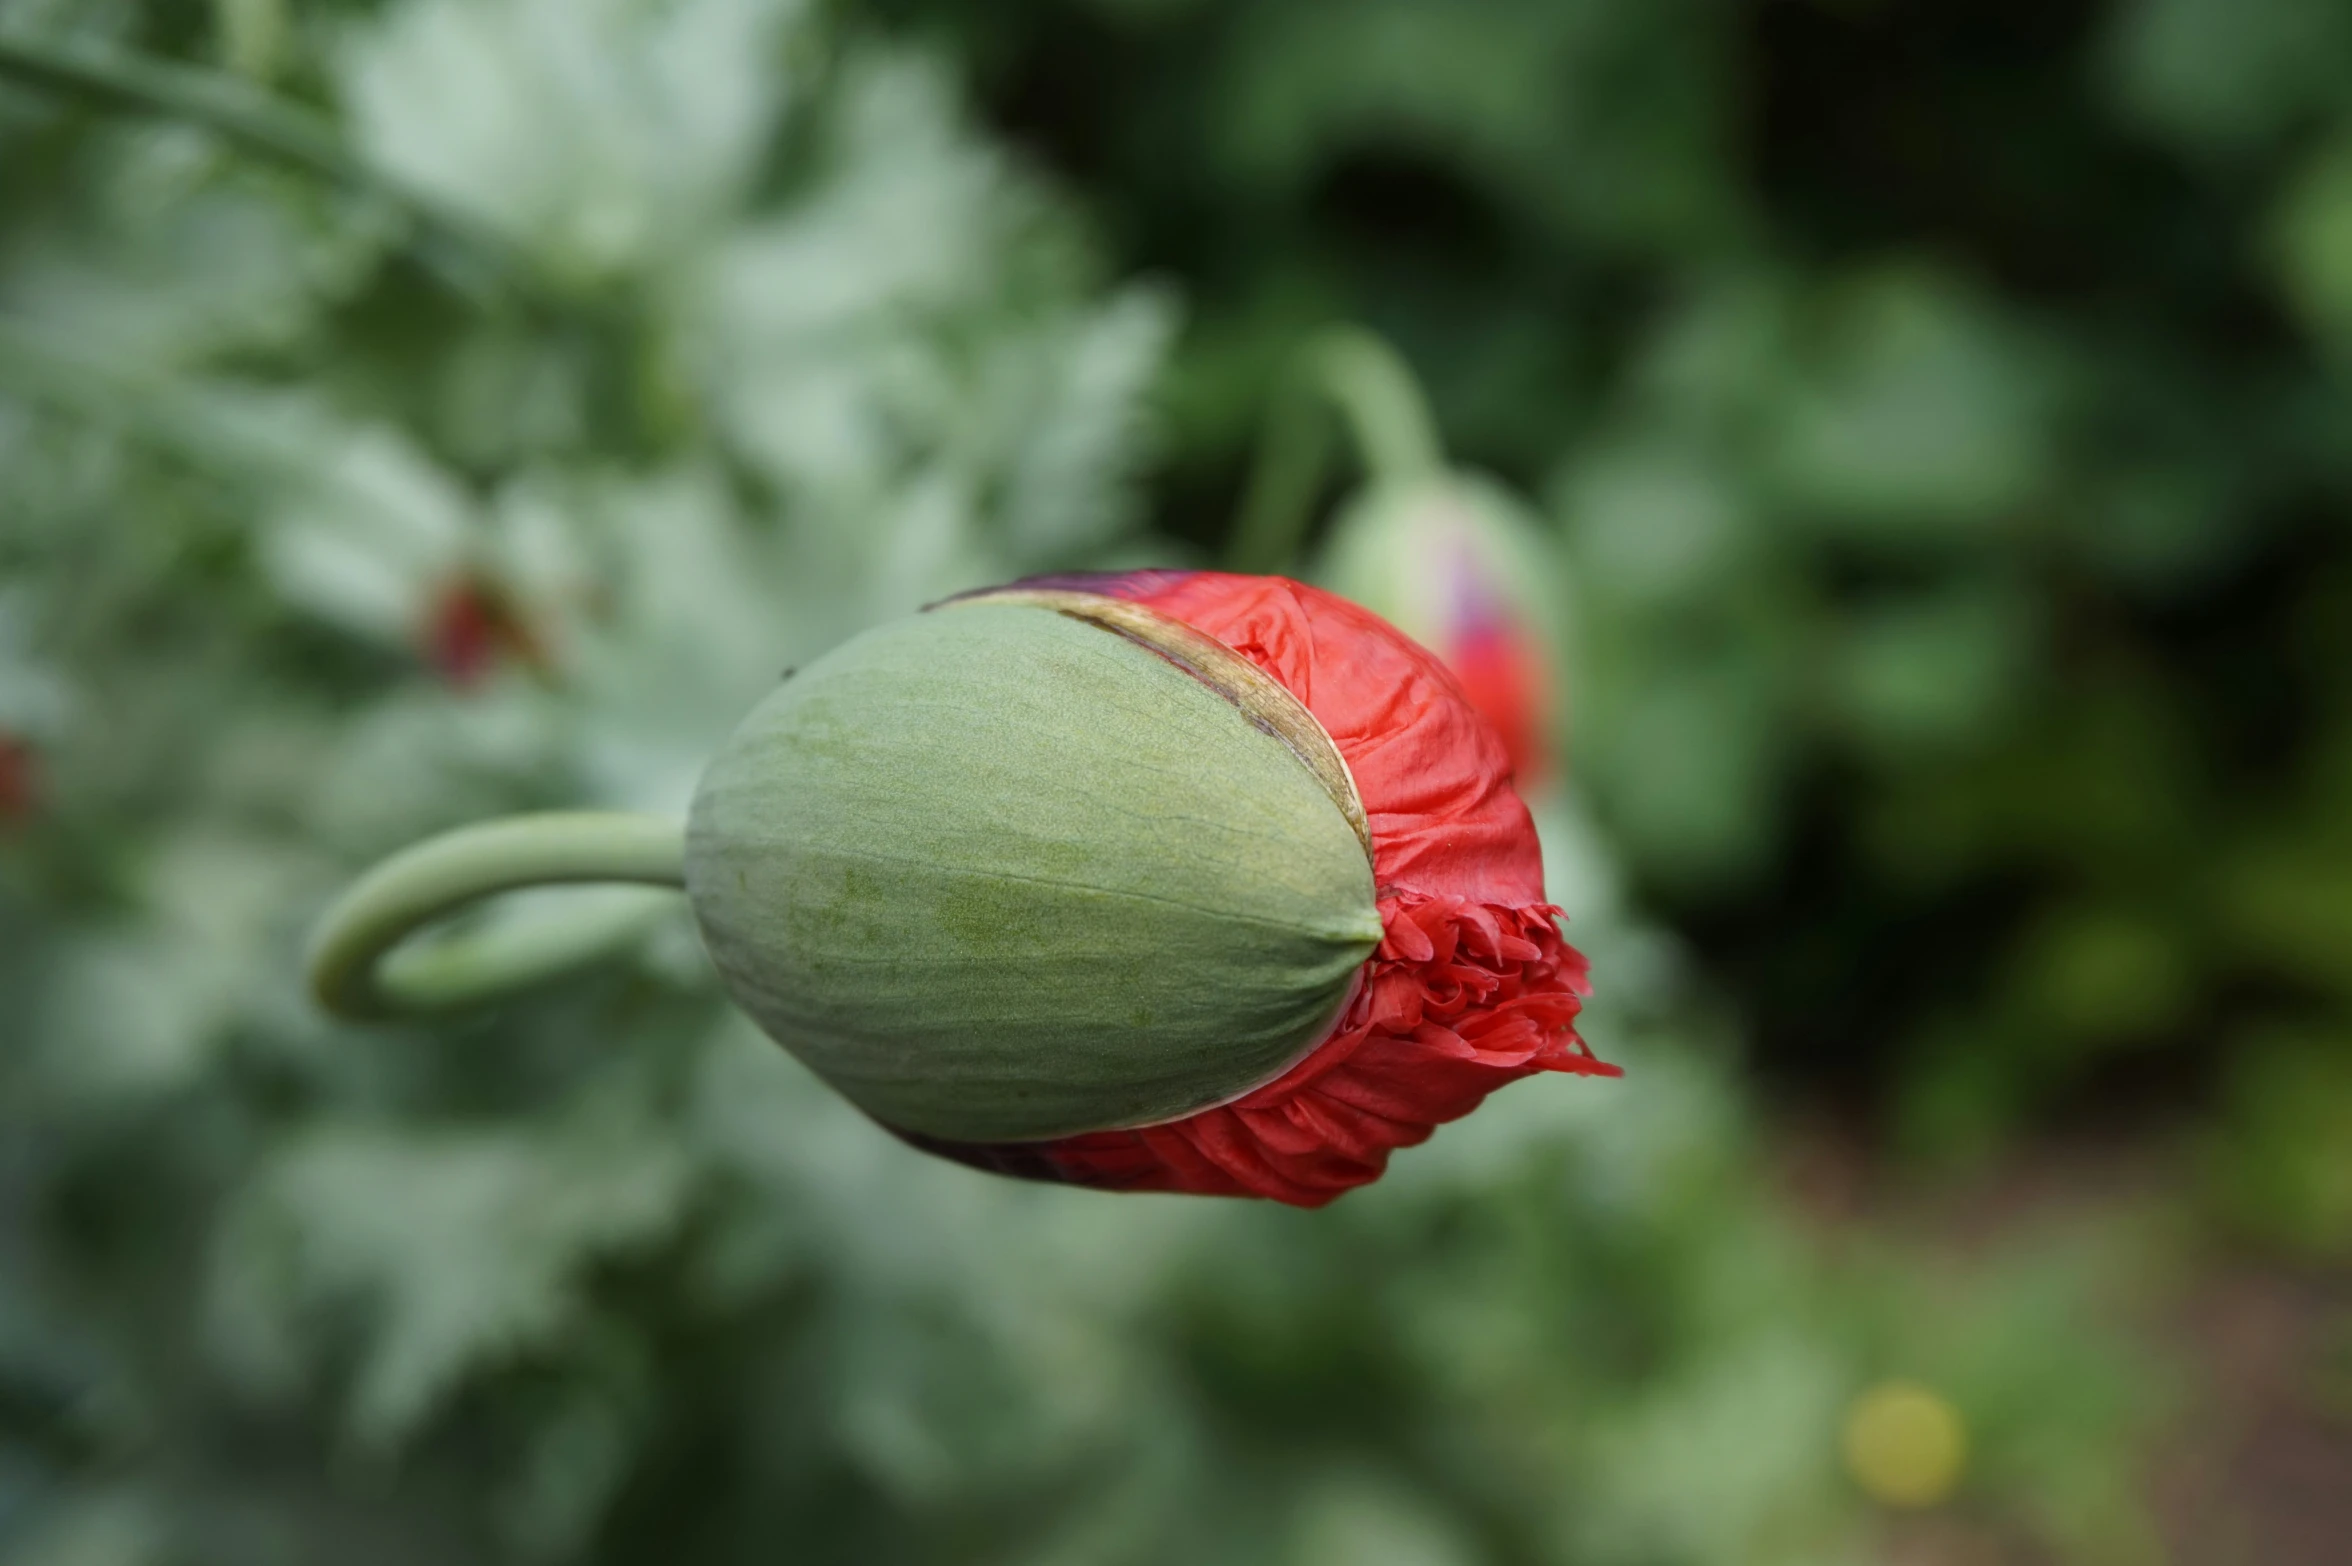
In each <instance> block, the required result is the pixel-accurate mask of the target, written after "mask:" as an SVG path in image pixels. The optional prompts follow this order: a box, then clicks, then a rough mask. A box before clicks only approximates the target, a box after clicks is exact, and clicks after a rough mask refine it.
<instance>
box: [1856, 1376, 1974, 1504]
mask: <svg viewBox="0 0 2352 1566" xmlns="http://www.w3.org/2000/svg"><path fill="white" fill-rule="evenodd" d="M1844 1444H1845V1452H1846V1471H1847V1472H1848V1473H1851V1474H1852V1475H1853V1476H1854V1482H1855V1483H1856V1484H1859V1485H1860V1486H1861V1487H1862V1488H1863V1489H1864V1490H1867V1491H1868V1492H1870V1495H1871V1496H1872V1498H1873V1499H1875V1500H1878V1501H1882V1502H1884V1503H1885V1504H1886V1505H1888V1506H1933V1505H1935V1504H1936V1503H1937V1502H1938V1501H1941V1500H1943V1499H1944V1498H1945V1497H1946V1496H1948V1495H1950V1494H1951V1493H1952V1491H1953V1489H1954V1487H1955V1486H1957V1485H1958V1484H1959V1483H1960V1473H1961V1470H1962V1469H1964V1468H1965V1467H1967V1465H1968V1427H1967V1426H1966V1425H1965V1424H1963V1423H1962V1422H1961V1419H1960V1411H1959V1410H1958V1409H1956V1408H1954V1407H1953V1406H1952V1405H1951V1404H1950V1403H1948V1402H1946V1401H1945V1400H1944V1399H1943V1398H1941V1397H1939V1396H1937V1395H1936V1394H1935V1393H1934V1392H1931V1391H1929V1390H1928V1389H1927V1388H1926V1387H1923V1386H1921V1385H1919V1384H1918V1383H1917V1382H1915V1381H1881V1382H1880V1383H1878V1385H1876V1386H1874V1387H1872V1388H1870V1390H1868V1391H1867V1392H1864V1393H1863V1394H1862V1395H1861V1396H1860V1397H1858V1398H1856V1399H1854V1403H1853V1406H1852V1407H1851V1408H1849V1409H1847V1410H1846V1429H1845V1443H1844Z"/></svg>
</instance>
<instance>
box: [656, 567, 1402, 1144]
mask: <svg viewBox="0 0 2352 1566" xmlns="http://www.w3.org/2000/svg"><path fill="white" fill-rule="evenodd" d="M1063 598H1068V599H1071V600H1079V599H1087V600H1089V602H1088V603H1078V602H1064V601H1059V600H1060V599H1063ZM1089 603H1090V604H1091V606H1092V607H1091V608H1090V607H1089ZM1122 616H1124V617H1126V618H1125V620H1124V621H1123V620H1122ZM1138 616H1141V617H1142V618H1143V619H1145V620H1148V619H1149V613H1148V611H1140V610H1136V609H1134V608H1133V607H1132V606H1125V605H1114V604H1112V601H1110V600H1103V599H1090V597H1089V595H1046V596H1045V597H1044V598H1042V599H1040V597H1039V596H1038V595H1027V596H1026V597H1024V595H1020V594H1014V595H1009V596H1007V597H1005V598H1002V599H999V600H991V599H988V598H981V599H978V600H972V601H967V602H963V603H958V604H954V605H951V606H947V607H943V608H942V609H940V610H937V611H934V612H932V613H928V614H923V615H918V616H914V617H912V618H910V619H907V620H902V621H898V622H896V623H893V624H890V625H886V626H883V627H880V628H879V629H877V630H874V631H870V632H868V633H866V634H865V635H863V636H861V637H858V638H857V639H855V640H853V641H851V642H849V643H847V644H845V645H843V646H842V647H840V648H837V649H836V650H835V651H833V652H832V653H829V654H828V655H826V656H825V657H824V658H823V659H821V660H819V661H818V662H816V663H814V664H812V665H810V666H809V667H808V668H806V669H804V670H802V671H801V672H800V673H799V674H798V675H797V676H795V677H794V678H793V679H791V680H790V681H788V682H787V683H786V684H785V685H783V686H782V687H781V688H779V689H778V690H777V691H776V692H775V693H774V694H773V695H771V696H770V697H769V698H768V700H767V701H766V702H764V703H763V704H762V705H761V706H760V707H758V708H757V709H755V710H754V711H753V713H752V714H751V716H750V717H749V718H748V719H747V720H746V721H745V722H744V724H743V725H742V727H741V728H740V729H738V730H737V731H736V733H735V735H734V737H733V738H732V739H731V740H730V741H729V742H728V744H727V746H726V748H725V749H724V750H723V751H722V752H721V754H720V755H719V757H718V758H717V760H716V761H714V762H713V763H712V765H711V767H710V769H709V770H708V772H707V773H706V774H705V775H704V778H703V782H702V787H701V789H700V791H699V793H698V795H697V797H696V799H695V803H694V809H693V813H692V817H691V819H690V821H689V823H688V830H687V846H686V884H687V888H688V891H689V893H690V895H691V898H692V901H693V905H694V912H695V916H696V918H697V920H698V921H699V922H700V924H701V927H702V932H703V938H704V941H705V943H706V944H707V946H708V947H709V949H710V952H711V955H712V957H713V958H714V960H715V961H716V962H717V964H718V968H719V971H720V974H721V975H722V977H723V978H724V979H725V981H726V984H727V986H728V989H729V990H730V991H731V992H732V993H733V995H734V996H735V998H736V1000H737V1001H738V1003H739V1004H741V1005H742V1006H743V1007H744V1008H745V1009H746V1010H747V1011H749V1012H750V1013H751V1014H752V1016H753V1017H754V1018H755V1019H756V1020H757V1021H758V1022H759V1023H760V1025H761V1026H762V1027H763V1028H765V1029H766V1030H767V1031H768V1033H769V1034H770V1035H772V1036H773V1037H775V1038H776V1039H777V1040H778V1041H779V1042H780V1043H782V1044H783V1045H784V1046H785V1047H786V1048H788V1049H790V1050H791V1051H792V1052H793V1053H794V1054H795V1055H797V1056H798V1057H800V1059H801V1060H803V1061H804V1062H806V1063H807V1064H808V1065H809V1066H810V1067H811V1068H812V1069H814V1070H815V1071H816V1072H817V1073H818V1074H819V1075H821V1076H823V1077H824V1078H826V1079H827V1080H828V1081H829V1082H831V1083H832V1084H833V1085H834V1086H835V1087H836V1088H838V1089H839V1090H840V1091H841V1092H842V1093H844V1094H845V1095H847V1096H848V1097H849V1098H850V1099H851V1100H853V1101H854V1102H856V1103H857V1104H858V1105H859V1106H860V1107H862V1108H863V1109H865V1110H866V1111H867V1112H868V1113H869V1114H871V1115H873V1116H874V1117H875V1118H876V1119H878V1120H881V1121H883V1122H884V1123H885V1124H888V1125H891V1126H894V1127H897V1128H899V1129H902V1130H906V1131H911V1132H918V1133H922V1134H925V1135H930V1136H936V1137H943V1138H948V1139H952V1140H958V1141H978V1142H998V1141H1023V1140H1038V1139H1045V1138H1052V1137H1058V1136H1065V1135H1071V1134H1074V1133H1078V1132H1084V1131H1092V1130H1103V1129H1109V1128H1113V1127H1122V1126H1137V1125H1148V1124H1152V1123H1154V1122H1158V1121H1163V1120H1169V1119H1174V1118H1177V1117H1179V1116H1182V1115H1185V1114H1189V1113H1192V1112H1194V1111H1196V1110H1200V1109H1204V1108H1207V1107H1209V1106H1211V1105H1214V1104H1218V1103H1222V1102H1225V1101H1227V1100H1230V1099H1232V1098H1235V1097H1238V1096H1240V1095H1241V1094H1243V1093H1246V1092H1248V1091H1250V1090H1251V1089H1252V1088H1255V1087H1257V1086H1259V1085H1261V1084H1263V1083H1265V1082H1267V1081H1270V1080H1272V1079H1273V1078H1274V1077H1276V1076H1278V1075H1280V1074H1281V1073H1282V1071H1284V1070H1285V1069H1287V1068H1288V1067H1289V1066H1290V1065H1291V1064H1292V1063H1293V1062H1295V1061H1296V1060H1297V1059H1298V1058H1299V1057H1300V1056H1301V1055H1303V1054H1304V1053H1305V1052H1306V1051H1307V1050H1308V1049H1310V1048H1312V1047H1313V1045H1314V1044H1315V1043H1316V1041H1317V1040H1318V1039H1320V1038H1321V1037H1322V1036H1323V1034H1324V1033H1325V1032H1326V1031H1327V1030H1328V1029H1329V1027H1330V1025H1331V1023H1332V1021H1333V1020H1334V1019H1335V1017H1336V1016H1337V1014H1338V1012H1339V1010H1340V1008H1341V1007H1342V1006H1343V1005H1344V1004H1345V1002H1346V1000H1347V998H1348V995H1349V993H1350V989H1351V986H1352V985H1353V984H1354V982H1355V979H1356V975H1357V973H1358V971H1359V970H1360V969H1361V968H1362V966H1363V964H1364V962H1365V960H1366V959H1367V958H1368V957H1370V955H1371V953H1372V950H1373V948H1374V947H1375V946H1376V945H1377V944H1378V942H1379V940H1380V918H1379V914H1378V911H1377V909H1376V907H1375V905H1374V895H1373V884H1372V873H1371V865H1370V860H1369V855H1368V851H1367V847H1366V843H1365V840H1364V839H1363V838H1362V837H1360V836H1359V831H1360V828H1361V816H1360V806H1358V807H1356V808H1357V812H1358V814H1357V817H1356V819H1355V820H1354V821H1351V819H1350V814H1349V809H1348V806H1349V804H1350V802H1352V800H1353V791H1352V784H1350V783H1348V782H1347V780H1346V773H1345V769H1344V766H1339V767H1338V768H1337V774H1338V783H1337V785H1335V784H1334V781H1333V779H1332V776H1331V767H1332V766H1334V765H1336V764H1337V752H1336V751H1335V750H1330V751H1329V754H1328V756H1321V755H1320V754H1319V753H1318V752H1317V750H1316V746H1317V744H1318V743H1319V744H1320V746H1322V747H1324V748H1325V749H1328V748H1329V744H1330V742H1329V740H1328V738H1327V737H1324V736H1322V735H1321V731H1320V730H1319V729H1317V728H1314V726H1313V720H1312V719H1311V718H1310V717H1306V716H1305V710H1304V708H1303V707H1299V708H1296V711H1295V712H1293V713H1288V714H1287V715H1286V714H1285V713H1283V712H1280V711H1276V710H1274V709H1276V708H1279V707H1280V706H1281V704H1282V702H1283V701H1285V700H1287V699H1288V698H1287V693H1282V692H1280V690H1279V687H1273V689H1272V691H1271V692H1269V691H1268V690H1266V689H1265V687H1267V686H1271V685H1272V682H1271V681H1267V680H1264V679H1263V677H1262V676H1260V677H1257V683H1256V684H1255V685H1253V684H1252V683H1251V679H1250V676H1249V675H1248V674H1247V673H1246V672H1241V673H1236V672H1235V671H1230V670H1221V669H1216V668H1209V669H1204V668H1201V667H1199V666H1198V665H1197V664H1196V663H1195V662H1194V661H1192V660H1191V659H1190V658H1188V656H1187V654H1186V651H1185V648H1184V646H1183V645H1181V635H1182V628H1180V627H1169V628H1168V629H1169V631H1170V635H1169V636H1167V637H1161V636H1157V635H1155V634H1154V633H1153V631H1152V628H1151V627H1150V626H1149V625H1148V624H1144V625H1138V624H1137V623H1134V621H1135V617H1138ZM1211 645H1212V646H1213V644H1211ZM1253 704H1258V705H1253ZM1290 706H1291V707H1296V703H1295V701H1291V702H1290ZM1261 708H1262V709H1263V710H1261ZM1300 720H1303V722H1304V725H1305V728H1304V729H1301V728H1299V726H1298V724H1299V721H1300ZM1309 730H1311V731H1312V732H1308V731H1309ZM1342 789H1343V790H1344V791H1343V792H1342V791H1340V790H1342Z"/></svg>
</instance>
